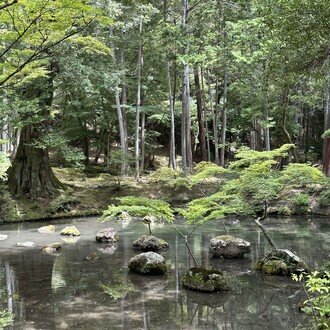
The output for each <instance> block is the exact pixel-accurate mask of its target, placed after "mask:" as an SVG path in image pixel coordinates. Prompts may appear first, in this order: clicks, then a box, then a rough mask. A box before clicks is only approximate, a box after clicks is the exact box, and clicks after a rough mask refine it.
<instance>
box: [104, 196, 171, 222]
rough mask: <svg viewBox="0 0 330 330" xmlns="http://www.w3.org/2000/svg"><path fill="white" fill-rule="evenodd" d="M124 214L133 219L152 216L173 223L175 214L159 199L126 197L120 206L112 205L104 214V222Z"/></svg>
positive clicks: (120, 200)
mask: <svg viewBox="0 0 330 330" xmlns="http://www.w3.org/2000/svg"><path fill="white" fill-rule="evenodd" d="M123 212H126V213H128V214H129V215H130V216H132V217H137V218H143V217H145V216H152V217H155V218H158V219H163V220H166V221H168V222H172V221H173V219H174V213H173V210H172V208H171V206H170V205H169V204H168V203H166V202H164V201H162V200H159V199H150V198H146V197H135V196H126V197H123V198H120V199H119V205H110V206H108V209H107V210H105V211H104V212H103V216H102V218H103V219H104V220H111V219H115V218H118V217H119V216H120V215H121V214H122V213H123Z"/></svg>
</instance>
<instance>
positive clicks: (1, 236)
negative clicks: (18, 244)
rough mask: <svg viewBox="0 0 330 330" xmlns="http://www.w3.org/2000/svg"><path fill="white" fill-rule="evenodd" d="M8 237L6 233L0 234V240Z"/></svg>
mask: <svg viewBox="0 0 330 330" xmlns="http://www.w3.org/2000/svg"><path fill="white" fill-rule="evenodd" d="M7 238H8V235H0V241H4V240H6V239H7Z"/></svg>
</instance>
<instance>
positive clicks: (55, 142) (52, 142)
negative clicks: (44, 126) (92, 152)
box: [34, 132, 85, 168]
mask: <svg viewBox="0 0 330 330" xmlns="http://www.w3.org/2000/svg"><path fill="white" fill-rule="evenodd" d="M69 142H70V141H69V139H67V138H65V137H64V136H63V134H61V133H60V132H51V133H49V134H48V135H46V136H45V137H43V139H42V140H40V141H36V142H35V143H34V146H35V147H36V148H42V149H44V148H48V149H50V150H51V151H53V152H52V160H53V161H55V162H56V164H57V165H58V166H59V165H64V166H69V167H74V168H83V166H84V165H83V163H84V161H85V156H84V154H83V153H82V151H81V150H80V149H78V148H74V147H71V146H70V145H69Z"/></svg>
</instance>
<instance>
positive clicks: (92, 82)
mask: <svg viewBox="0 0 330 330" xmlns="http://www.w3.org/2000/svg"><path fill="white" fill-rule="evenodd" d="M328 7H329V6H328V5H327V1H325V0H317V1H314V2H310V1H297V0H290V1H285V2H283V1H280V2H278V1H275V0H274V1H273V0H271V1H265V0H256V1H250V0H240V1H237V2H227V1H222V0H211V1H208V2H202V1H197V0H190V1H189V2H188V1H186V2H181V1H177V0H167V1H163V2H158V1H148V2H144V3H136V2H133V1H109V0H107V1H105V0H104V1H94V2H91V3H90V4H88V5H87V4H86V3H85V2H84V1H78V2H74V3H72V2H71V1H65V0H61V1H56V2H51V1H47V0H38V1H34V2H33V3H32V2H31V1H23V0H22V1H18V2H16V1H13V2H6V1H2V2H0V20H1V22H2V25H1V27H0V28H1V44H0V86H1V92H0V93H1V99H0V123H1V124H0V134H1V135H0V138H2V139H3V140H5V141H2V142H3V143H1V150H3V151H5V153H7V154H8V156H10V157H11V158H12V167H11V170H10V171H9V172H8V174H9V186H10V188H11V190H12V192H13V193H14V194H18V195H22V194H23V195H27V196H29V197H31V198H37V197H47V196H50V195H52V194H54V193H55V192H56V189H57V188H58V187H60V185H59V183H58V182H57V181H56V180H55V178H54V177H53V175H52V172H51V168H50V164H49V155H48V150H50V151H51V158H52V161H54V164H56V165H72V164H74V165H79V166H84V167H85V169H86V170H88V169H90V166H91V165H94V164H99V165H102V164H103V165H104V166H105V170H108V171H111V164H113V162H114V159H116V158H118V157H119V159H120V163H121V164H122V165H121V174H122V175H125V174H127V173H129V165H130V167H131V169H133V168H135V171H136V172H137V173H138V172H140V171H141V172H143V171H144V170H145V169H146V168H148V167H150V166H151V167H152V166H153V160H154V155H155V154H165V155H167V156H168V157H169V158H170V164H171V166H172V167H173V168H175V167H176V166H177V161H179V165H181V166H182V168H183V169H184V168H188V169H189V168H191V167H192V162H193V161H200V160H206V159H207V160H211V161H214V162H216V163H218V164H220V163H221V165H224V166H225V165H226V164H227V163H228V161H229V160H230V159H231V157H232V153H233V152H234V151H235V149H237V148H238V147H240V146H243V145H248V146H250V147H251V148H252V149H254V150H259V151H261V150H270V149H274V148H276V147H279V146H280V145H282V144H283V143H293V144H295V146H296V147H295V149H294V151H293V152H292V158H293V159H294V160H295V161H313V162H317V161H319V160H321V159H322V158H323V167H324V172H325V173H327V174H328V175H329V162H330V160H329V156H328V155H329V143H330V142H329V136H328V135H327V134H325V135H324V139H323V140H322V139H321V135H322V134H323V132H324V131H327V130H328V129H329V128H330V126H329V125H330V124H329V118H330V115H329V111H328V110H329V64H328V61H329V42H328V35H329V30H330V29H329V24H328V19H327V18H328V17H329V14H330V13H329V8H328ZM141 26H142V29H141ZM138 95H139V97H138ZM136 110H138V111H136ZM320 127H324V129H320ZM180 131H181V134H180ZM47 136H48V138H47ZM134 141H135V142H136V143H134ZM18 142H19V143H18ZM322 144H323V145H322ZM134 149H135V151H134V152H133V150H134ZM118 150H120V154H118ZM180 150H181V152H180ZM175 153H176V155H175ZM133 156H134V157H133ZM133 158H135V162H132V160H133ZM176 158H177V159H176ZM32 173H33V174H32Z"/></svg>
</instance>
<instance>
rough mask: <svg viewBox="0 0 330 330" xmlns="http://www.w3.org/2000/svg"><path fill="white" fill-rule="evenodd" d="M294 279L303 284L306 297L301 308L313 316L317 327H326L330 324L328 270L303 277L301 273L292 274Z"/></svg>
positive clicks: (329, 282) (329, 277) (329, 278)
mask: <svg viewBox="0 0 330 330" xmlns="http://www.w3.org/2000/svg"><path fill="white" fill-rule="evenodd" d="M292 278H293V279H294V280H295V281H299V282H301V283H302V284H303V285H304V286H305V290H306V293H307V295H308V299H307V300H306V301H304V304H303V308H302V310H303V311H304V312H305V313H307V314H309V315H311V316H314V318H315V319H314V321H315V324H316V327H317V328H318V329H328V328H329V325H330V295H329V292H330V272H329V271H325V272H323V273H322V274H321V273H320V272H313V273H312V274H310V275H307V276H306V277H305V278H304V277H303V274H301V275H299V276H298V275H296V274H295V275H293V276H292Z"/></svg>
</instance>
